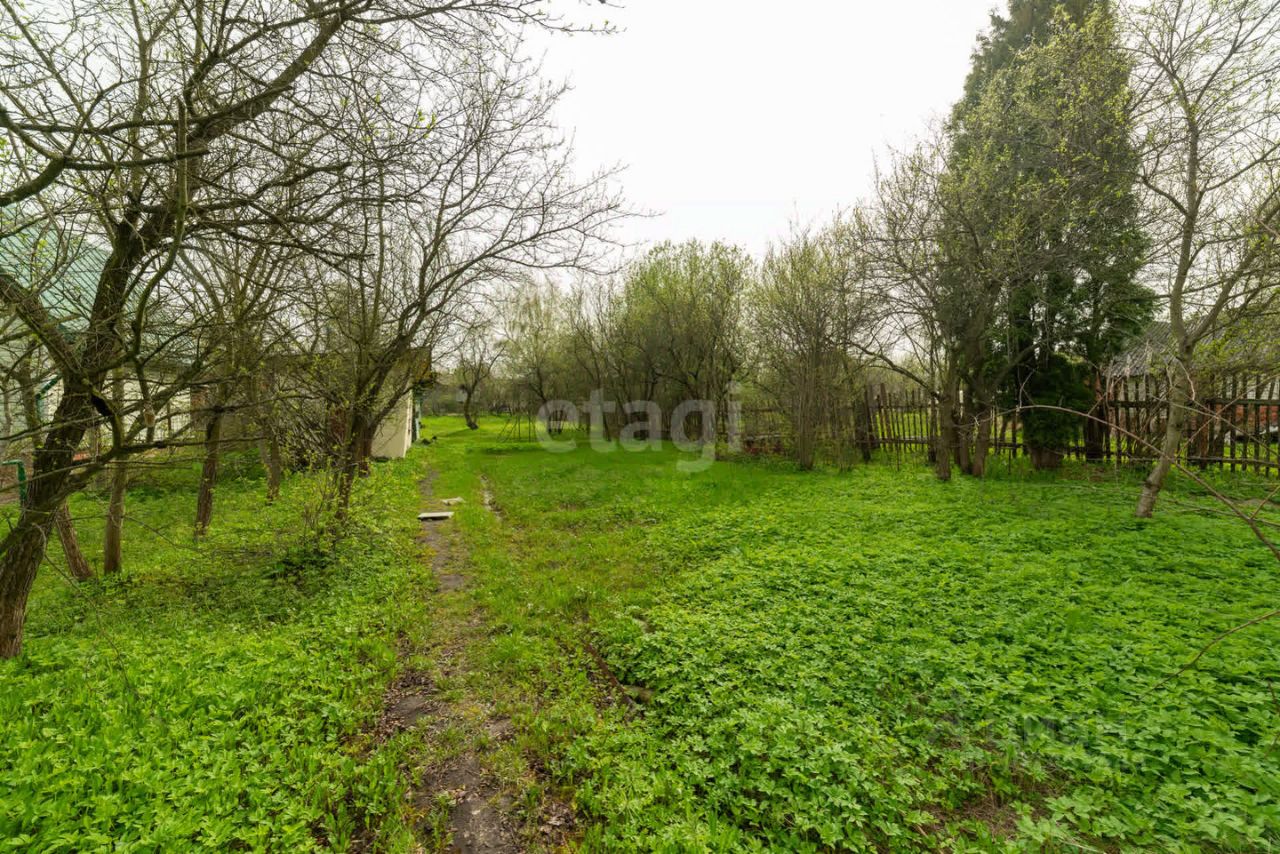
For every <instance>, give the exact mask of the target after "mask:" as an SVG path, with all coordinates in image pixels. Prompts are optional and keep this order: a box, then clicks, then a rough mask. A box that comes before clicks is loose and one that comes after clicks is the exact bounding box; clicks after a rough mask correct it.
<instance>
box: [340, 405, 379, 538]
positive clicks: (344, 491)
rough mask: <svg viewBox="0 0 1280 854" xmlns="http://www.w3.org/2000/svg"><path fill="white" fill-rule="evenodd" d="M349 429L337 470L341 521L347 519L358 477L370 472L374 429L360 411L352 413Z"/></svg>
mask: <svg viewBox="0 0 1280 854" xmlns="http://www.w3.org/2000/svg"><path fill="white" fill-rule="evenodd" d="M348 430H349V434H348V436H347V440H346V442H344V443H343V446H342V459H341V460H340V463H339V466H338V471H337V476H338V490H337V501H338V506H337V518H338V521H339V522H344V521H346V519H347V513H348V511H349V510H350V509H351V491H352V489H353V487H354V486H355V481H356V478H357V477H360V476H362V475H363V474H365V473H367V472H368V469H369V458H368V452H369V450H370V447H371V445H372V441H373V431H372V430H371V429H370V428H369V426H368V418H366V417H365V416H364V415H362V414H360V413H358V412H356V413H352V416H351V420H350V421H349V422H348Z"/></svg>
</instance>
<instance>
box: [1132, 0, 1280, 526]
mask: <svg viewBox="0 0 1280 854" xmlns="http://www.w3.org/2000/svg"><path fill="white" fill-rule="evenodd" d="M1132 29H1133V38H1132V41H1133V50H1134V55H1135V62H1136V72H1135V90H1136V95H1137V119H1138V123H1139V127H1140V128H1141V130H1142V131H1143V162H1142V167H1141V174H1140V180H1141V182H1142V185H1143V186H1144V187H1145V189H1146V191H1147V196H1148V206H1149V209H1150V211H1151V214H1152V228H1153V231H1155V237H1156V242H1157V248H1158V252H1157V256H1156V259H1155V263H1154V269H1153V272H1152V277H1153V278H1156V279H1159V280H1161V281H1162V284H1163V285H1164V297H1165V299H1166V304H1167V310H1168V317H1169V325H1170V341H1169V357H1170V360H1169V402H1168V403H1169V416H1168V420H1167V422H1166V425H1165V433H1164V438H1163V442H1162V444H1161V448H1160V454H1159V457H1158V459H1157V461H1156V463H1155V465H1154V466H1153V467H1152V469H1151V472H1150V474H1149V475H1148V476H1147V479H1146V481H1145V483H1144V484H1143V488H1142V494H1141V496H1140V497H1139V499H1138V505H1137V515H1138V516H1143V517H1145V516H1150V515H1151V514H1152V512H1153V510H1154V509H1155V504H1156V499H1157V498H1158V496H1159V494H1160V490H1161V488H1162V487H1163V486H1164V482H1165V479H1166V477H1167V476H1168V474H1169V471H1170V469H1171V468H1172V466H1173V463H1174V460H1175V459H1176V457H1177V454H1178V448H1179V446H1180V444H1181V442H1182V436H1183V432H1184V430H1185V428H1186V424H1187V418H1188V408H1189V405H1190V402H1191V399H1192V397H1193V388H1192V376H1193V371H1194V363H1195V354H1196V349H1197V348H1198V347H1199V346H1200V345H1201V344H1202V343H1203V342H1204V341H1205V340H1206V339H1208V338H1209V337H1210V336H1212V335H1213V334H1214V333H1215V332H1216V331H1217V329H1218V328H1219V326H1220V323H1221V321H1222V320H1223V319H1224V317H1225V314H1224V313H1225V312H1227V310H1228V309H1235V310H1237V311H1241V310H1247V309H1249V308H1250V307H1252V306H1254V305H1256V303H1257V302H1258V301H1259V300H1260V299H1262V298H1263V297H1264V296H1265V295H1267V294H1268V293H1269V291H1268V288H1269V286H1273V285H1274V280H1272V279H1269V277H1268V275H1265V274H1267V273H1270V272H1271V271H1270V268H1269V265H1268V259H1269V258H1273V257H1274V255H1275V252H1276V234H1275V229H1276V228H1277V225H1280V177H1278V176H1277V168H1278V167H1280V99H1278V98H1277V88H1276V86H1277V80H1280V2H1276V0H1229V2H1216V0H1180V2H1177V3H1159V2H1157V3H1152V4H1150V5H1147V6H1144V7H1142V8H1139V9H1137V10H1135V12H1134V14H1133V20H1132Z"/></svg>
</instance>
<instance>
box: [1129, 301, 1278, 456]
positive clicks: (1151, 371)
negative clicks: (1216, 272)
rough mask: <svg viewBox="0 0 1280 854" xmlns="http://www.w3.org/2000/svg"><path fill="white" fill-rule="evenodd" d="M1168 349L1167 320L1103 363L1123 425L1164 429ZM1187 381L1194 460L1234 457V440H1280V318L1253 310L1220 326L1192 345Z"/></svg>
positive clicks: (1140, 429) (1257, 442)
mask: <svg viewBox="0 0 1280 854" xmlns="http://www.w3.org/2000/svg"><path fill="white" fill-rule="evenodd" d="M1172 349H1173V335H1172V330H1171V328H1170V326H1169V324H1168V323H1163V322H1161V323H1153V324H1151V325H1150V326H1149V327H1148V329H1147V331H1146V332H1145V333H1144V334H1143V336H1142V338H1141V339H1140V340H1139V341H1138V342H1136V343H1135V344H1134V345H1133V346H1132V347H1130V348H1129V349H1128V350H1126V351H1125V352H1123V353H1121V354H1120V355H1119V356H1117V357H1116V358H1115V359H1114V360H1112V362H1111V364H1110V365H1108V367H1107V370H1106V378H1107V384H1108V386H1109V396H1110V397H1111V399H1112V404H1111V405H1112V406H1113V407H1116V413H1115V416H1114V417H1118V418H1120V419H1122V420H1123V421H1125V427H1126V429H1130V430H1134V431H1137V432H1140V433H1151V434H1152V435H1155V434H1156V433H1158V431H1159V430H1160V429H1162V427H1161V423H1162V418H1163V416H1162V415H1161V412H1162V411H1163V409H1164V408H1166V407H1167V402H1166V401H1167V397H1166V395H1167V389H1168V373H1169V371H1170V370H1172V369H1173V368H1174V360H1173V357H1172ZM1191 383H1192V390H1193V395H1194V402H1193V413H1192V416H1191V419H1190V423H1189V424H1188V437H1187V438H1188V441H1189V443H1190V445H1191V446H1192V448H1193V449H1194V453H1193V458H1195V459H1201V460H1213V461H1223V460H1226V461H1234V457H1232V456H1230V455H1229V454H1228V452H1227V450H1226V449H1227V448H1229V447H1230V446H1232V445H1236V444H1245V445H1248V444H1254V445H1255V446H1258V447H1261V446H1265V445H1268V444H1273V443H1275V442H1276V441H1277V440H1280V320H1278V319H1277V318H1276V317H1275V316H1273V315H1271V314H1267V313H1259V314H1258V315H1256V316H1252V315H1251V316H1249V317H1247V318H1241V319H1239V320H1238V321H1237V322H1234V323H1231V324H1230V325H1224V327H1223V328H1222V329H1220V330H1219V331H1217V332H1215V333H1214V334H1212V335H1210V336H1209V337H1208V338H1206V339H1205V340H1204V341H1202V342H1201V343H1200V345H1199V346H1198V347H1197V348H1196V353H1195V363H1194V365H1193V367H1192V377H1191ZM1255 450H1256V448H1255ZM1231 453H1232V454H1234V451H1233V452H1231ZM1257 455H1259V456H1261V457H1263V458H1264V459H1270V458H1271V457H1273V456H1274V455H1275V453H1274V451H1273V450H1271V451H1268V450H1266V449H1265V448H1264V449H1263V450H1261V451H1257Z"/></svg>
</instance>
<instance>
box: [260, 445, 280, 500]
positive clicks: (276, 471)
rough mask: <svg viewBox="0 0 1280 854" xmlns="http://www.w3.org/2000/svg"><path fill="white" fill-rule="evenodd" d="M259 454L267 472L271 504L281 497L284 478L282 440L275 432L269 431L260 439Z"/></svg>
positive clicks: (268, 495) (268, 497)
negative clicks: (281, 483) (277, 437)
mask: <svg viewBox="0 0 1280 854" xmlns="http://www.w3.org/2000/svg"><path fill="white" fill-rule="evenodd" d="M258 456H259V457H261V458H262V467H263V468H264V469H266V472H267V503H268V504H271V503H273V502H274V501H275V500H276V499H277V498H279V497H280V482H281V481H282V480H283V479H284V461H283V460H282V459H281V454H280V441H279V440H278V439H276V437H275V435H274V434H272V433H268V434H267V435H266V436H265V437H264V438H262V439H259V440H258Z"/></svg>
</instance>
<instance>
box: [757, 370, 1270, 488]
mask: <svg viewBox="0 0 1280 854" xmlns="http://www.w3.org/2000/svg"><path fill="white" fill-rule="evenodd" d="M857 397H858V399H856V400H854V401H852V402H851V403H850V404H849V405H848V406H846V407H843V408H842V411H840V412H833V413H830V414H829V415H830V417H829V418H828V419H827V420H826V423H825V424H824V425H823V428H822V431H821V433H822V440H823V441H824V442H825V443H826V444H827V445H832V444H835V445H840V446H862V445H866V446H868V447H870V448H872V449H874V450H877V451H888V452H890V453H894V454H900V455H903V456H907V455H919V456H925V455H928V454H929V453H930V452H931V451H932V449H933V448H934V447H935V446H936V441H937V436H938V407H937V404H936V402H935V401H934V400H933V399H932V397H931V396H930V395H929V394H928V393H927V392H925V391H924V390H923V389H918V388H917V389H892V388H888V387H886V386H884V385H879V386H875V387H871V388H867V389H865V390H864V391H863V393H862V394H861V395H858V396H857ZM1188 410H1189V411H1188V416H1189V417H1188V424H1187V429H1186V431H1185V434H1184V441H1183V445H1182V451H1181V459H1182V461H1183V462H1185V463H1188V464H1190V465H1193V466H1197V467H1199V468H1220V469H1224V470H1229V471H1252V472H1257V473H1268V474H1280V376H1276V375H1272V376H1257V375H1239V374H1235V375H1226V376H1211V377H1205V378H1202V379H1200V380H1199V381H1197V382H1196V383H1195V394H1194V399H1193V400H1192V402H1191V403H1190V405H1189V407H1188ZM1022 415H1023V413H1022V412H1021V411H1019V410H1018V409H1016V408H1015V409H1009V410H999V409H993V410H992V412H991V424H992V434H991V445H990V448H991V453H992V454H994V455H997V456H1005V457H1009V456H1022V455H1026V454H1027V453H1028V449H1027V446H1026V444H1025V443H1024V442H1023V433H1022ZM1168 415H1169V387H1168V382H1167V380H1166V378H1164V377H1162V376H1157V375H1146V376H1133V377H1114V378H1111V379H1110V380H1109V381H1108V383H1107V385H1106V388H1105V389H1102V390H1100V392H1099V394H1098V398H1097V401H1096V403H1095V406H1094V410H1093V412H1092V413H1091V416H1092V417H1085V416H1083V415H1082V416H1081V417H1080V418H1079V419H1077V421H1076V425H1075V434H1074V436H1073V437H1072V438H1071V439H1070V440H1069V441H1068V442H1067V443H1066V444H1065V446H1064V447H1063V448H1062V449H1061V450H1062V452H1063V454H1064V456H1065V457H1067V458H1069V459H1090V460H1095V461H1098V462H1114V463H1121V464H1124V463H1145V462H1149V461H1151V460H1152V459H1153V458H1154V456H1155V450H1154V449H1155V448H1156V447H1158V446H1159V445H1160V443H1161V442H1162V441H1163V438H1164V431H1165V426H1166V424H1167V420H1168ZM741 422H742V429H741V432H742V435H743V437H744V440H745V443H746V446H747V447H748V448H749V449H755V450H772V451H781V450H783V449H784V448H785V447H786V446H787V445H788V444H789V442H790V426H789V422H788V419H787V418H786V417H785V414H784V413H782V412H780V411H777V410H773V409H760V408H744V409H743V410H742V415H741Z"/></svg>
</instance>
